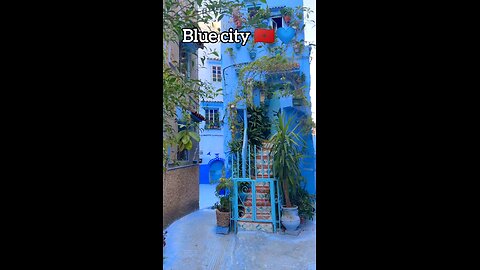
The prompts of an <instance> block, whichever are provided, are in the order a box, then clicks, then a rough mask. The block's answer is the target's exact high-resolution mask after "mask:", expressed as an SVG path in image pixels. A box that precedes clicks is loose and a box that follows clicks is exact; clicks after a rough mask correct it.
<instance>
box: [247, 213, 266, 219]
mask: <svg viewBox="0 0 480 270" xmlns="http://www.w3.org/2000/svg"><path fill="white" fill-rule="evenodd" d="M241 218H252V213H246V214H245V215H243V217H241ZM256 219H257V220H258V219H263V220H271V219H272V214H271V213H268V214H267V213H257V215H256Z"/></svg>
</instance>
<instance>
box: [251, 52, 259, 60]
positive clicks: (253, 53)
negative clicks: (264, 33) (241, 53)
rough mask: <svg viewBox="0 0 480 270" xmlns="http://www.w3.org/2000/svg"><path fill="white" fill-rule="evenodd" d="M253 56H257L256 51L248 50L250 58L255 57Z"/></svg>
mask: <svg viewBox="0 0 480 270" xmlns="http://www.w3.org/2000/svg"><path fill="white" fill-rule="evenodd" d="M255 57H257V52H254V51H252V52H250V58H251V59H255Z"/></svg>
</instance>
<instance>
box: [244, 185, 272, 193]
mask: <svg viewBox="0 0 480 270" xmlns="http://www.w3.org/2000/svg"><path fill="white" fill-rule="evenodd" d="M269 191H270V186H256V187H255V192H256V193H257V194H258V193H268V192H269ZM246 193H247V194H251V193H252V189H251V188H249V189H247V192H246Z"/></svg>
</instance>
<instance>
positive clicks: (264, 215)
mask: <svg viewBox="0 0 480 270" xmlns="http://www.w3.org/2000/svg"><path fill="white" fill-rule="evenodd" d="M270 149H271V145H269V144H264V145H263V158H262V152H260V151H259V150H258V149H257V153H256V157H255V161H256V162H255V166H256V169H257V170H256V176H254V175H252V176H251V177H252V179H262V178H273V172H272V165H273V161H272V160H271V159H270V160H269V154H270ZM269 161H270V162H269ZM262 169H263V171H262ZM254 187H255V192H256V196H255V198H256V204H255V210H256V216H255V219H256V220H270V219H272V216H271V211H272V205H273V207H275V202H273V204H272V202H271V197H270V183H268V182H261V181H258V182H254ZM252 188H253V185H252V187H250V188H249V189H248V191H247V192H246V194H247V196H246V199H245V202H244V204H243V205H244V208H245V212H244V214H243V215H240V218H247V219H252V218H253V200H252ZM238 230H239V231H264V232H269V233H273V223H272V222H255V221H238Z"/></svg>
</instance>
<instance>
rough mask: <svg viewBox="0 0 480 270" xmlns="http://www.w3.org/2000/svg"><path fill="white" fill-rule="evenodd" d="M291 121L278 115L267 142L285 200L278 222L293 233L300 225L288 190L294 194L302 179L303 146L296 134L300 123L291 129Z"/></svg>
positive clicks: (295, 206)
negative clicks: (301, 160)
mask: <svg viewBox="0 0 480 270" xmlns="http://www.w3.org/2000/svg"><path fill="white" fill-rule="evenodd" d="M292 121H293V118H289V119H285V117H284V115H283V114H282V113H279V114H278V118H277V121H276V122H275V130H276V133H275V134H273V136H272V137H271V138H270V140H269V143H270V144H271V145H272V150H271V152H270V154H271V155H273V157H272V158H273V169H274V172H275V177H276V178H277V179H278V180H279V181H280V184H281V187H282V190H283V194H284V196H283V197H284V199H285V205H283V207H282V215H281V218H280V220H281V222H282V225H283V226H284V227H285V228H286V230H287V231H295V230H296V229H297V228H298V226H299V225H300V217H299V215H298V206H297V205H293V204H292V200H291V198H292V197H291V194H290V189H292V193H293V194H295V193H296V192H295V190H296V188H297V187H298V186H299V183H300V181H301V179H302V176H301V172H300V158H302V156H303V155H302V154H301V152H300V148H301V147H303V146H304V145H305V142H304V141H303V140H302V139H301V138H300V137H299V136H298V135H297V133H296V130H297V128H298V127H299V125H300V123H298V124H297V125H296V126H295V127H293V128H292Z"/></svg>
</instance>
